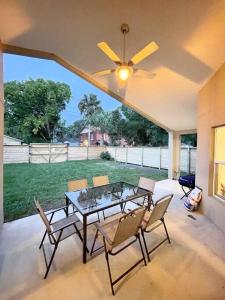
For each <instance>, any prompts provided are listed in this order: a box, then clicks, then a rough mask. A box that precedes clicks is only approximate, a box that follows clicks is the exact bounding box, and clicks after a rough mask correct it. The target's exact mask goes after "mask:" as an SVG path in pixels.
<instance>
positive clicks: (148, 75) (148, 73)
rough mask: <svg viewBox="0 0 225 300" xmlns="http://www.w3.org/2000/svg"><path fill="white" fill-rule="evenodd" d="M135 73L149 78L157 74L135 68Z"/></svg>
mask: <svg viewBox="0 0 225 300" xmlns="http://www.w3.org/2000/svg"><path fill="white" fill-rule="evenodd" d="M134 75H135V76H140V77H147V78H149V79H153V78H154V77H155V76H156V74H155V73H151V72H148V71H145V70H141V69H134Z"/></svg>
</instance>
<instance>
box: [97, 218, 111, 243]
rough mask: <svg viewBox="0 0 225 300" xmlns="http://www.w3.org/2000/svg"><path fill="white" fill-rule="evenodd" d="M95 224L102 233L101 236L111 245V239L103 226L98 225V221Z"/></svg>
mask: <svg viewBox="0 0 225 300" xmlns="http://www.w3.org/2000/svg"><path fill="white" fill-rule="evenodd" d="M95 226H96V228H97V230H98V231H99V232H100V233H101V234H102V235H103V237H104V238H105V239H106V241H107V242H108V243H109V244H110V245H112V241H111V239H110V237H109V236H108V234H107V232H106V231H105V230H104V228H103V226H101V225H99V223H95Z"/></svg>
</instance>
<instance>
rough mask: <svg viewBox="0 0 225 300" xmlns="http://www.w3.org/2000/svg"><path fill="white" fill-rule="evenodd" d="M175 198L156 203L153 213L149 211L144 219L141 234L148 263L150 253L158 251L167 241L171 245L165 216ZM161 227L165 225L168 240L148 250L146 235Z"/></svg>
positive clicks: (169, 196) (168, 196)
mask: <svg viewBox="0 0 225 300" xmlns="http://www.w3.org/2000/svg"><path fill="white" fill-rule="evenodd" d="M172 198H173V195H172V194H171V195H167V196H164V197H162V198H160V199H159V200H157V201H156V202H155V205H154V208H153V210H152V211H150V212H149V211H147V212H146V215H145V217H144V219H143V222H142V225H141V234H142V237H143V240H144V245H145V250H146V253H147V256H148V261H150V253H152V252H153V251H154V250H156V249H157V248H158V247H159V246H160V245H162V244H163V243H164V242H165V241H167V240H168V242H169V243H170V238H169V234H168V231H167V228H166V224H165V220H164V215H165V213H166V210H167V208H168V206H169V204H170V201H171V199H172ZM160 225H163V227H164V229H165V232H166V238H165V239H163V240H162V241H161V242H160V243H158V244H157V245H156V246H155V247H154V248H153V249H151V250H148V248H147V244H146V240H145V234H146V233H151V232H152V231H153V230H155V229H156V228H158V227H159V226H160Z"/></svg>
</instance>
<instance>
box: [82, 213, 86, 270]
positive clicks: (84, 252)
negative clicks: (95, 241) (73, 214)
mask: <svg viewBox="0 0 225 300" xmlns="http://www.w3.org/2000/svg"><path fill="white" fill-rule="evenodd" d="M86 249H87V217H86V216H83V264H86V261H87V252H86Z"/></svg>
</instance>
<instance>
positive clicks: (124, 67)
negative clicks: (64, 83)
mask: <svg viewBox="0 0 225 300" xmlns="http://www.w3.org/2000/svg"><path fill="white" fill-rule="evenodd" d="M129 30H130V28H129V26H128V25H127V24H122V26H121V32H122V34H123V60H122V61H121V59H120V58H119V56H118V55H117V54H116V53H115V52H114V51H113V50H112V49H111V48H110V47H109V45H108V44H107V43H106V42H101V43H98V44H97V46H98V48H99V49H101V50H102V51H103V52H104V53H105V54H106V55H107V56H108V57H109V58H110V59H111V60H112V61H113V62H114V63H115V64H116V65H117V67H116V68H115V69H107V70H102V71H99V72H96V73H94V74H93V75H94V76H105V75H109V74H111V73H116V75H117V77H118V78H119V79H120V80H122V81H126V80H127V79H128V78H129V77H130V76H131V75H132V74H135V75H139V76H145V77H149V78H153V77H154V76H155V74H154V73H150V72H148V71H144V70H141V69H136V68H134V67H133V66H134V65H136V64H138V63H139V62H141V61H142V60H143V59H145V58H146V57H148V56H149V55H151V54H152V53H154V52H155V51H157V50H158V49H159V46H158V45H157V44H156V43H155V42H154V41H153V42H150V43H149V44H148V45H147V46H145V47H144V48H143V49H142V50H141V51H139V52H138V53H137V54H135V55H134V56H133V57H132V58H131V59H130V60H129V61H128V62H126V59H125V52H126V34H127V33H128V32H129Z"/></svg>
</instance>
